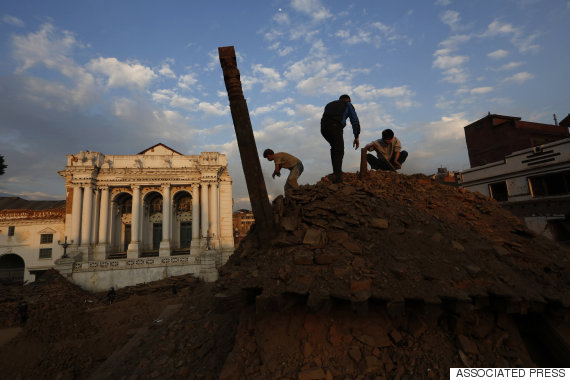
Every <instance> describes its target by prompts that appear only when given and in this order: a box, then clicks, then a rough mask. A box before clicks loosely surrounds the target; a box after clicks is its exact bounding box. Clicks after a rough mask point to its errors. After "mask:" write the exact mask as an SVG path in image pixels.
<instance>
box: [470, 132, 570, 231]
mask: <svg viewBox="0 0 570 380" xmlns="http://www.w3.org/2000/svg"><path fill="white" fill-rule="evenodd" d="M460 186H461V187H464V188H466V189H468V190H470V191H478V192H480V193H481V194H484V195H486V196H488V197H490V198H493V199H495V200H497V201H498V202H501V204H502V206H503V207H505V208H507V209H509V210H511V211H512V212H513V213H514V214H515V215H517V216H518V217H519V218H521V219H522V220H523V221H524V222H525V224H526V225H527V227H529V228H530V229H531V230H533V231H535V232H536V233H539V234H542V235H544V236H546V237H548V238H550V239H552V240H557V241H570V138H567V139H563V140H558V141H555V142H551V143H548V144H543V145H538V146H535V147H532V148H527V149H522V150H519V151H516V152H513V153H511V154H509V155H506V156H505V157H503V159H502V160H500V161H497V162H493V163H489V164H486V165H481V166H477V167H474V168H471V169H468V170H465V171H463V172H461V173H460Z"/></svg>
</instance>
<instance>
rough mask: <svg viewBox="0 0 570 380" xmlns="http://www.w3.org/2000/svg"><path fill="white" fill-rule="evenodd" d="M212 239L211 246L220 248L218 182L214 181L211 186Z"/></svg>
mask: <svg viewBox="0 0 570 380" xmlns="http://www.w3.org/2000/svg"><path fill="white" fill-rule="evenodd" d="M210 205H211V210H210V211H211V215H210V235H211V236H212V237H211V239H210V242H211V246H212V248H214V249H217V248H219V246H220V244H219V241H220V229H219V228H218V227H219V225H218V184H217V183H212V184H211V186H210Z"/></svg>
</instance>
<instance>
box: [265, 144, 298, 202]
mask: <svg viewBox="0 0 570 380" xmlns="http://www.w3.org/2000/svg"><path fill="white" fill-rule="evenodd" d="M263 157H264V158H267V161H273V162H274V163H275V169H274V170H273V174H272V175H271V177H272V178H273V179H275V176H277V177H281V169H282V168H285V169H289V176H288V177H287V181H285V188H284V191H285V195H287V192H288V191H290V190H292V189H296V188H298V187H299V184H298V183H297V179H299V176H300V175H301V174H302V173H303V170H305V168H304V167H303V163H302V162H301V160H299V159H298V158H297V157H295V156H293V155H292V154H289V153H285V152H277V153H275V152H273V150H271V149H265V150H264V151H263Z"/></svg>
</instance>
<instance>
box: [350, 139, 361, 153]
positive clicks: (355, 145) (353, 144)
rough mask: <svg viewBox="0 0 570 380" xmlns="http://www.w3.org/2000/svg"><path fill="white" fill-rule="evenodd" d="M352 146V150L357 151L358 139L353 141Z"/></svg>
mask: <svg viewBox="0 0 570 380" xmlns="http://www.w3.org/2000/svg"><path fill="white" fill-rule="evenodd" d="M352 146H353V147H354V150H356V149H358V147H359V146H360V143H359V141H358V137H356V138H355V139H354V141H353V142H352Z"/></svg>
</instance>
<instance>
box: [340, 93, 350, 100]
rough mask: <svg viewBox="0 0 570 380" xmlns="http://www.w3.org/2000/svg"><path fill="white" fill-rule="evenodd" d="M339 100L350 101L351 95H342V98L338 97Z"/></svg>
mask: <svg viewBox="0 0 570 380" xmlns="http://www.w3.org/2000/svg"><path fill="white" fill-rule="evenodd" d="M338 100H344V101H345V102H350V96H348V95H346V94H344V95H341V96H340V98H338Z"/></svg>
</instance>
